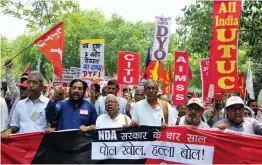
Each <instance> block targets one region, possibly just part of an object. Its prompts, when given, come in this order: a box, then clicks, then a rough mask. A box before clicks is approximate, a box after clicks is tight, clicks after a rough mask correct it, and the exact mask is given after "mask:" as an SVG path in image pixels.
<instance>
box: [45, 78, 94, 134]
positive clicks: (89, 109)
mask: <svg viewBox="0 0 262 165" xmlns="http://www.w3.org/2000/svg"><path fill="white" fill-rule="evenodd" d="M86 89H87V83H86V82H84V81H82V80H80V79H75V80H73V81H71V82H70V89H69V99H66V100H62V101H59V102H58V101H57V98H58V97H59V93H61V92H62V91H61V88H60V89H59V88H55V90H54V94H53V95H52V96H51V98H50V101H49V103H48V105H47V107H46V118H47V120H48V121H49V122H50V123H52V122H53V121H55V120H58V127H57V130H65V129H79V130H80V131H84V130H86V127H87V126H88V130H92V129H94V128H95V126H94V125H95V123H96V118H97V114H96V110H95V106H94V105H93V104H92V103H90V102H89V101H87V100H85V99H84V95H85V92H86ZM50 132H52V131H48V132H47V133H50Z"/></svg>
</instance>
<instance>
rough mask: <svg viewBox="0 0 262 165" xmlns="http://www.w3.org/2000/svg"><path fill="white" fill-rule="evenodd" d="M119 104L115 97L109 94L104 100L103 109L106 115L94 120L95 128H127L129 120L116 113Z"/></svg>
mask: <svg viewBox="0 0 262 165" xmlns="http://www.w3.org/2000/svg"><path fill="white" fill-rule="evenodd" d="M118 108H119V103H118V100H117V97H116V96H115V95H113V94H109V95H107V96H106V98H105V109H106V112H107V114H102V115H100V116H99V117H98V118H97V120H96V128H97V129H99V128H117V127H124V128H127V127H128V126H129V124H130V123H131V119H130V118H129V117H128V116H126V115H123V114H120V113H119V112H118Z"/></svg>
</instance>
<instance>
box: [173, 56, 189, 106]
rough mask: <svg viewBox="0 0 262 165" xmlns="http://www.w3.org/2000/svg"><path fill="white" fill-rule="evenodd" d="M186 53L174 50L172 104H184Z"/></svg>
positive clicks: (186, 86)
mask: <svg viewBox="0 0 262 165" xmlns="http://www.w3.org/2000/svg"><path fill="white" fill-rule="evenodd" d="M188 58H189V56H188V53H186V52H175V61H174V62H175V74H174V75H175V76H174V86H173V88H174V90H173V104H174V105H184V104H185V101H186V99H187V89H188V72H189V67H188V62H189V61H188V60H189V59H188Z"/></svg>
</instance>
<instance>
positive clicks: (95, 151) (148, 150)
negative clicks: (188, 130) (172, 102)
mask: <svg viewBox="0 0 262 165" xmlns="http://www.w3.org/2000/svg"><path fill="white" fill-rule="evenodd" d="M127 155H132V156H127ZM213 156H214V147H213V146H207V145H197V144H183V143H174V142H164V141H132V142H127V141H123V142H92V154H91V159H92V160H104V159H123V158H125V159H145V158H151V159H163V160H166V161H171V162H177V163H187V164H212V163H213Z"/></svg>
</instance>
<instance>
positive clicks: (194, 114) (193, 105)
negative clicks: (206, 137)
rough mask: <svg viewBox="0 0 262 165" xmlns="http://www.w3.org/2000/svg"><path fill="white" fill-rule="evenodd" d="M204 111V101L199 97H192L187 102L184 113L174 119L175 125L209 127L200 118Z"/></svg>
mask: <svg viewBox="0 0 262 165" xmlns="http://www.w3.org/2000/svg"><path fill="white" fill-rule="evenodd" d="M203 112H204V103H203V101H202V100H201V99H199V98H192V99H190V100H189V101H188V103H187V108H186V115H185V116H182V117H181V118H178V119H176V122H175V123H176V125H189V126H193V127H194V128H210V127H209V126H208V125H207V124H206V123H205V122H203V121H202V120H201V116H202V115H203Z"/></svg>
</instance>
